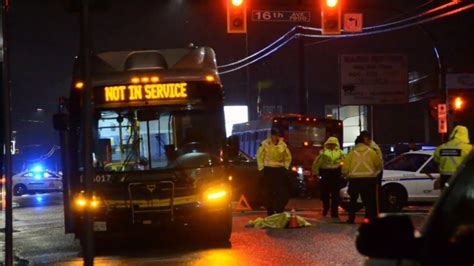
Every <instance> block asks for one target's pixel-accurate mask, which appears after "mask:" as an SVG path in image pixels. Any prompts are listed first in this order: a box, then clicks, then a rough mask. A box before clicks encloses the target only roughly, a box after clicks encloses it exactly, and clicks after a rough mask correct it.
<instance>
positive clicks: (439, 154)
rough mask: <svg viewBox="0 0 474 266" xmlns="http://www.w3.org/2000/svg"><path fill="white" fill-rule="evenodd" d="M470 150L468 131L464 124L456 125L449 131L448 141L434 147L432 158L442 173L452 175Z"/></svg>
mask: <svg viewBox="0 0 474 266" xmlns="http://www.w3.org/2000/svg"><path fill="white" fill-rule="evenodd" d="M471 151H472V145H470V144H469V131H468V130H467V128H466V127H465V126H461V125H457V126H456V127H455V128H454V129H453V131H452V132H451V135H450V136H449V141H448V142H446V143H444V144H441V145H440V146H439V147H438V148H436V150H435V152H434V155H433V160H434V161H435V162H437V163H438V164H439V172H440V173H441V174H442V175H452V174H454V172H456V169H458V167H459V166H460V165H461V163H462V162H463V161H464V159H465V158H466V156H467V155H468V154H469V153H470V152H471Z"/></svg>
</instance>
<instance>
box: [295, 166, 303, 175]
mask: <svg viewBox="0 0 474 266" xmlns="http://www.w3.org/2000/svg"><path fill="white" fill-rule="evenodd" d="M296 172H297V173H298V174H299V175H302V174H303V167H302V166H298V168H297V170H296Z"/></svg>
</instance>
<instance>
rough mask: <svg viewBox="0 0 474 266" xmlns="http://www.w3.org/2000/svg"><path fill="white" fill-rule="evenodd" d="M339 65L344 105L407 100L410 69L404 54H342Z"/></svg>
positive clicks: (389, 102) (396, 102) (391, 102)
mask: <svg viewBox="0 0 474 266" xmlns="http://www.w3.org/2000/svg"><path fill="white" fill-rule="evenodd" d="M340 67H341V83H340V84H341V87H340V101H341V104H342V105H376V104H401V103H407V102H408V70H407V59H406V56H405V55H401V54H352V55H341V56H340Z"/></svg>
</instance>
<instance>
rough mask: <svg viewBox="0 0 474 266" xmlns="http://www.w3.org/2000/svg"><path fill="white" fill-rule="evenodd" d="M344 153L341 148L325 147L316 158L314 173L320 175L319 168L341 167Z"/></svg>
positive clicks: (313, 167)
mask: <svg viewBox="0 0 474 266" xmlns="http://www.w3.org/2000/svg"><path fill="white" fill-rule="evenodd" d="M343 159H344V153H343V152H342V151H341V150H340V149H334V150H330V149H324V150H322V151H321V153H320V154H319V156H317V157H316V159H314V162H313V166H312V172H313V175H315V176H318V175H319V169H337V168H340V167H341V163H342V160H343Z"/></svg>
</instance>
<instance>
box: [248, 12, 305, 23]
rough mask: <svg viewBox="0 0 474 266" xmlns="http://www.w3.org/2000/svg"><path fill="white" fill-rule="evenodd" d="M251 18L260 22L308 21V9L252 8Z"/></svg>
mask: <svg viewBox="0 0 474 266" xmlns="http://www.w3.org/2000/svg"><path fill="white" fill-rule="evenodd" d="M252 20H253V21H260V22H310V21H311V12H310V11H278V10H252Z"/></svg>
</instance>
